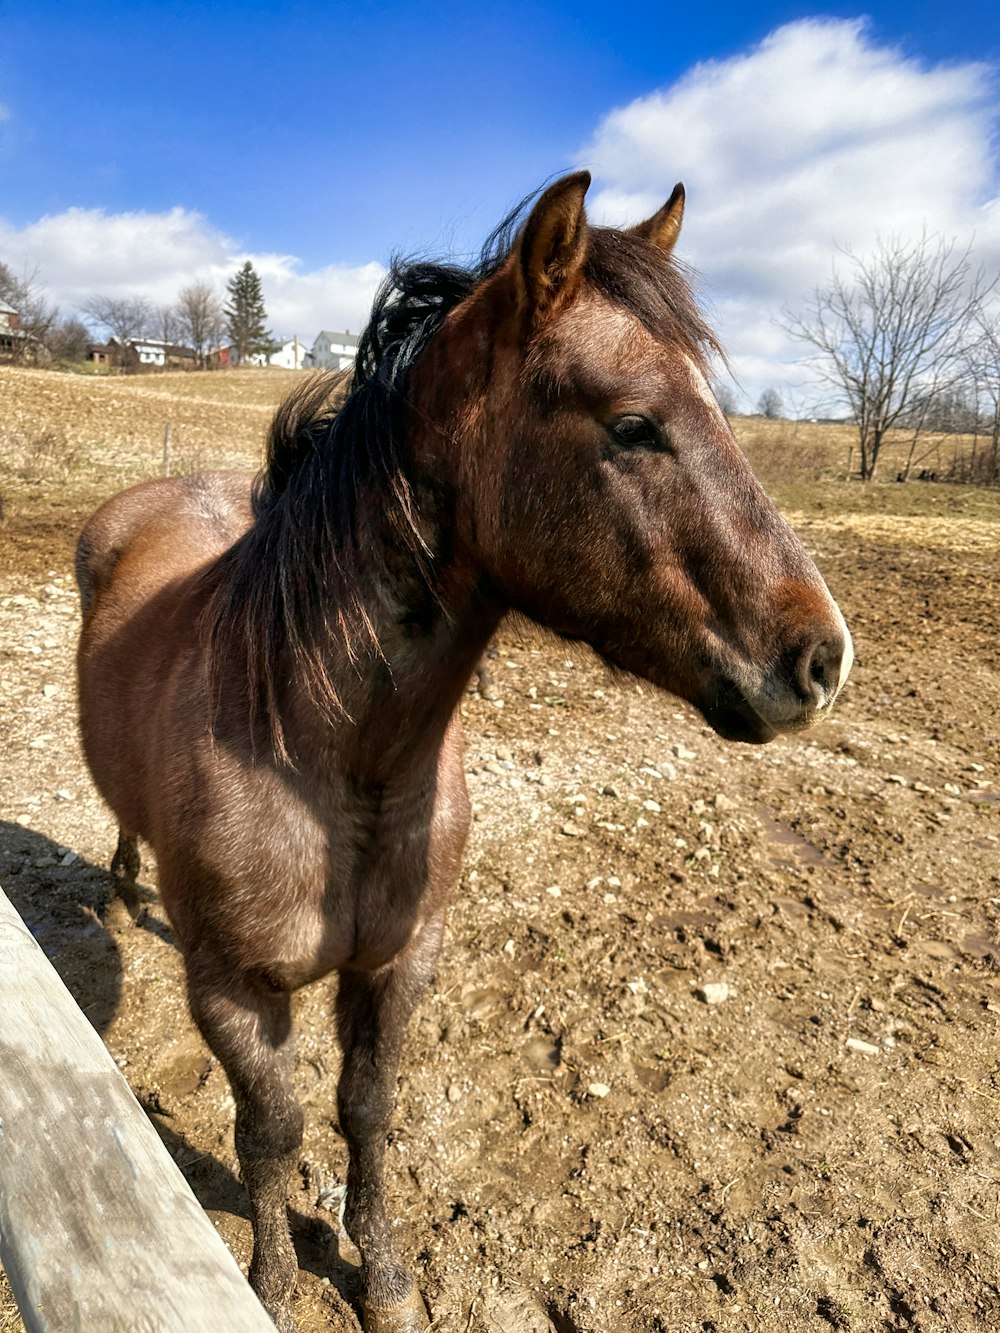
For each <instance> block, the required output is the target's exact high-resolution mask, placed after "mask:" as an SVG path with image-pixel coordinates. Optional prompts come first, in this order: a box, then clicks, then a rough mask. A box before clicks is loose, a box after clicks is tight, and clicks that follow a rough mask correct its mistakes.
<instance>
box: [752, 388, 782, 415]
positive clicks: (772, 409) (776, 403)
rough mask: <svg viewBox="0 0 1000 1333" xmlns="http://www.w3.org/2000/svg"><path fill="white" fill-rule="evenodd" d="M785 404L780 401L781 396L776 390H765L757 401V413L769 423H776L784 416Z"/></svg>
mask: <svg viewBox="0 0 1000 1333" xmlns="http://www.w3.org/2000/svg"><path fill="white" fill-rule="evenodd" d="M784 410H785V404H784V403H783V402H782V401H781V394H780V393H779V392H778V390H777V389H765V390H764V392H763V393H762V394H761V396H760V398H759V399H758V400H757V412H758V414H759V415H760V416H762V417H767V418H768V420H769V421H776V420H777V419H778V418H779V417H780V416H782V415H783V414H784Z"/></svg>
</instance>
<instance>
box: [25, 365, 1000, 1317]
mask: <svg viewBox="0 0 1000 1333" xmlns="http://www.w3.org/2000/svg"><path fill="white" fill-rule="evenodd" d="M290 378H291V376H290V375H289V374H282V373H269V372H249V373H248V374H234V375H217V376H204V375H191V376H187V377H176V376H171V377H159V378H149V379H140V380H75V379H74V378H73V377H70V376H58V375H55V374H46V373H44V372H19V373H18V372H14V371H3V370H0V492H2V493H3V497H4V500H5V509H6V516H5V521H4V523H3V526H2V527H0V673H2V674H0V734H2V736H3V750H2V753H3V763H2V765H0V884H2V885H3V887H4V888H5V889H6V891H7V892H8V894H9V895H10V897H11V899H12V900H13V902H14V904H15V906H17V908H18V909H19V910H20V911H21V913H22V914H23V916H24V917H25V919H26V920H27V921H28V923H29V924H30V926H31V928H32V930H33V932H34V933H35V935H36V937H37V939H38V940H39V942H40V943H41V945H42V946H43V948H44V949H45V950H46V952H47V953H48V955H49V957H50V958H51V959H52V961H53V962H54V964H55V966H56V967H57V968H58V969H59V971H60V972H61V974H62V975H63V977H64V978H65V979H66V981H67V983H68V985H69V986H70V988H71V989H72V991H73V993H74V994H75V996H76V997H77V999H78V1001H79V1003H80V1004H81V1006H82V1007H83V1009H84V1010H85V1012H86V1013H87V1014H88V1016H89V1017H90V1019H91V1021H92V1022H93V1023H94V1024H95V1025H96V1026H97V1028H98V1029H99V1030H100V1032H101V1033H102V1034H103V1036H104V1038H105V1041H106V1042H107V1044H108V1046H109V1048H110V1049H111V1051H112V1052H113V1054H114V1056H115V1058H116V1059H117V1061H118V1063H119V1065H120V1066H121V1067H122V1069H123V1070H124V1072H125V1075H126V1077H127V1078H128V1080H129V1082H130V1084H131V1086H132V1088H133V1089H134V1091H135V1093H136V1095H137V1096H138V1097H139V1099H140V1101H141V1102H142V1103H143V1105H144V1106H145V1107H146V1109H147V1111H148V1112H149V1114H150V1116H151V1118H152V1119H153V1121H154V1123H155V1124H156V1126H157V1128H158V1130H159V1131H160V1133H161V1135H162V1137H163V1139H164V1141H165V1143H166V1144H167V1146H168V1148H169V1149H170V1151H171V1152H172V1153H173V1155H174V1156H175V1158H176V1159H177V1160H178V1162H179V1163H180V1165H181V1167H182V1169H183V1170H184V1171H185V1173H186V1174H187V1176H188V1178H189V1180H190V1182H191V1184H192V1187H193V1188H194V1190H195V1192H196V1194H197V1195H198V1197H199V1198H200V1199H201V1201H202V1203H203V1204H204V1206H205V1207H206V1208H207V1209H208V1210H209V1213H210V1214H211V1216H212V1217H213V1219H214V1220H215V1221H216V1223H217V1224H218V1226H219V1229H220V1230H221V1232H222V1234H223V1235H224V1236H225V1238H226V1239H227V1241H228V1242H229V1244H230V1245H231V1247H232V1249H233V1251H234V1253H235V1254H236V1256H237V1258H238V1259H239V1260H240V1262H241V1263H243V1264H245V1263H246V1261H247V1260H248V1258H249V1236H250V1229H249V1222H248V1220H247V1209H246V1203H245V1198H244V1195H243V1193H242V1189H241V1187H240V1186H239V1184H238V1181H237V1177H236V1165H235V1154H234V1151H233V1146H232V1126H231V1112H232V1102H231V1098H230V1095H229V1091H228V1088H227V1085H226V1082H225V1078H224V1076H223V1074H222V1072H221V1070H220V1069H219V1068H218V1067H217V1066H216V1065H215V1063H214V1062H213V1061H212V1060H211V1059H210V1058H209V1055H208V1052H207V1050H206V1049H205V1048H204V1046H203V1045H202V1043H201V1041H200V1039H199V1037H198V1036H197V1034H196V1032H195V1030H194V1029H193V1027H192V1025H191V1023H190V1020H189V1019H188V1017H187V1013H186V1008H185V1001H184V996H183V992H182V987H181V969H180V963H179V959H178V956H177V953H176V951H175V949H174V947H173V945H172V942H171V935H170V930H169V927H168V925H167V923H166V921H165V918H164V916H163V913H162V910H161V909H160V907H159V906H158V904H157V903H156V901H155V897H154V890H155V882H156V879H155V868H154V867H152V866H151V865H147V867H146V870H145V872H144V875H143V878H142V882H143V884H144V885H145V886H147V887H148V892H149V899H150V905H149V911H148V914H147V916H146V918H145V921H144V924H143V926H140V927H129V928H125V927H122V926H121V925H118V924H114V925H110V923H109V925H108V926H106V925H105V923H104V920H103V913H104V908H105V904H106V902H107V900H108V896H109V878H108V874H107V869H106V868H107V865H108V861H109V857H110V853H111V851H112V848H113V845H114V828H113V825H112V821H111V818H110V816H109V815H108V813H107V811H106V810H105V809H104V808H103V806H102V804H101V802H100V801H99V799H98V798H97V796H96V794H95V792H94V790H93V788H92V786H91V783H90V781H89V779H88V777H87V774H86V772H85V770H84V767H83V764H82V761H81V757H80V751H79V746H78V742H77V738H76V732H75V718H74V701H73V676H72V656H73V651H74V640H75V637H76V633H77V629H78V623H79V617H78V611H77V603H76V598H75V590H74V587H73V581H72V575H71V552H72V547H73V542H74V540H75V536H76V532H77V530H78V528H79V526H80V524H81V522H82V520H83V519H84V517H85V516H86V514H87V512H88V511H89V509H90V508H91V507H92V506H93V505H94V504H95V503H96V502H97V500H99V499H100V498H101V497H102V496H103V495H105V494H108V493H110V491H112V490H113V489H115V488H117V487H118V486H120V485H121V484H124V483H125V482H127V481H129V480H132V479H135V478H138V477H140V476H145V475H151V474H152V473H154V472H155V471H156V470H157V469H158V467H159V460H160V450H161V448H162V436H163V426H164V423H165V422H166V421H168V420H169V421H171V422H172V423H173V428H174V429H173V443H172V447H173V450H174V461H175V465H176V466H177V467H178V468H179V467H182V466H184V465H189V464H192V463H193V464H194V465H195V466H198V465H205V464H216V465H217V464H219V463H232V462H244V463H249V464H252V463H253V462H254V461H255V458H256V451H257V448H258V446H259V441H260V438H261V435H262V431H263V428H264V426H265V423H266V420H267V415H268V410H269V407H270V405H271V404H272V403H273V402H274V401H275V400H276V399H277V398H278V397H279V396H280V394H281V392H282V391H283V389H284V388H285V387H286V386H287V383H288V381H289V379H290ZM818 429H819V428H817V430H818ZM775 430H776V431H778V433H777V434H772V435H771V436H769V437H768V438H767V439H766V440H763V439H762V438H761V436H760V425H759V423H747V425H746V432H747V438H748V439H749V440H750V441H751V445H752V448H751V453H752V454H753V455H754V456H756V451H757V450H758V449H759V450H761V457H762V459H763V461H764V462H765V464H766V470H767V473H768V475H771V474H775V475H779V476H780V475H782V473H781V468H780V461H781V457H782V453H783V451H787V456H788V460H789V467H788V472H789V473H790V474H794V473H795V468H794V461H795V459H796V458H798V457H801V451H802V447H803V433H804V434H805V435H806V436H809V431H808V428H806V427H802V428H798V427H796V428H794V433H792V429H791V428H788V430H786V431H785V433H784V434H782V433H781V432H780V430H779V428H775ZM738 433H739V427H738ZM824 442H826V443H829V440H828V437H827V436H823V437H822V438H821V436H820V435H819V434H818V433H817V434H814V435H812V436H809V438H808V439H806V440H805V443H806V444H809V446H810V448H812V449H814V450H815V449H820V448H821V446H822V447H826V443H824ZM829 447H830V450H831V451H832V452H831V457H832V453H833V452H835V453H836V455H837V457H838V458H843V457H844V456H845V455H846V451H847V436H846V435H843V436H842V437H839V438H838V439H837V440H836V441H834V442H833V443H832V444H830V445H829ZM776 460H777V461H776ZM775 494H776V497H777V499H778V501H779V503H780V504H782V506H783V507H784V508H785V509H786V510H787V511H788V512H789V513H790V517H791V518H792V520H793V522H794V523H795V524H796V526H797V527H798V529H799V531H800V532H801V533H802V535H803V537H804V540H805V541H806V544H807V545H808V546H809V548H810V549H811V550H812V552H813V553H814V555H815V556H816V558H817V561H818V563H819V564H820V567H821V569H822V570H823V571H824V573H825V575H826V577H827V580H828V582H829V584H830V586H831V588H832V590H833V592H834V595H835V596H836V597H837V599H838V600H839V602H840V604H841V606H842V608H843V610H844V613H845V615H846V617H847V620H848V623H849V624H850V626H851V629H852V631H853V633H854V637H855V643H856V648H857V665H856V667H855V671H854V675H853V677H852V681H851V683H850V685H849V686H848V688H847V690H846V692H845V696H844V698H843V701H842V703H841V704H840V705H838V708H837V711H836V714H835V717H834V718H833V720H832V721H831V722H830V723H829V724H828V725H826V726H824V727H823V728H821V729H819V730H817V731H815V732H813V733H807V734H805V735H803V736H801V737H800V738H798V739H795V740H782V741H778V742H775V743H774V744H773V745H771V746H767V747H764V748H762V749H754V748H747V747H738V746H727V745H725V744H724V743H723V742H722V741H720V740H718V739H717V738H716V737H715V736H714V735H712V734H711V733H710V732H709V731H708V729H707V728H706V727H705V726H704V725H703V724H702V723H700V722H699V721H698V719H697V718H696V717H695V716H694V714H693V713H692V711H691V710H690V709H688V708H687V707H686V706H683V705H680V704H679V703H677V702H676V701H675V700H672V699H670V698H668V697H665V696H663V695H660V694H657V693H655V692H654V691H652V690H651V689H649V688H648V687H646V686H641V685H638V684H635V683H631V684H624V685H623V684H621V683H618V682H615V681H613V680H611V679H610V678H609V677H608V675H607V673H606V672H605V671H604V670H603V668H602V667H601V666H600V665H599V663H597V662H596V661H595V660H594V659H592V658H590V657H588V656H586V655H583V654H581V653H579V652H576V651H568V650H567V648H566V646H565V645H562V644H559V643H555V642H553V641H551V640H548V639H544V638H542V637H541V636H537V637H536V636H535V635H534V634H531V633H525V632H515V631H513V630H511V631H509V632H507V633H505V634H504V636H503V637H502V639H501V642H500V644H499V656H498V657H497V659H496V661H495V663H494V668H495V674H496V678H497V684H498V690H499V696H500V697H499V699H498V700H497V701H487V700H484V699H481V698H480V697H479V696H478V695H470V696H468V698H467V701H466V704H465V709H464V713H465V722H466V735H467V747H468V774H469V786H470V790H471V793H472V797H473V802H474V806H475V810H476V819H475V824H474V826H473V832H472V837H471V840H470V846H469V849H468V854H467V857H466V863H465V871H464V874H463V877H462V881H461V885H460V888H459V890H458V892H457V894H456V897H455V900H454V906H453V910H452V913H451V918H450V928H449V936H448V940H447V944H446V947H445V951H444V954H443V957H442V961H441V964H440V967H439V970H438V974H437V979H436V983H435V985H434V987H433V988H432V992H431V993H430V994H429V995H428V997H427V999H426V1001H425V1002H424V1003H423V1004H422V1006H421V1007H420V1009H419V1011H418V1014H417V1016H416V1018H415V1021H414V1022H413V1024H412V1027H411V1030H410V1036H409V1040H408V1043H407V1047H406V1052H405V1056H404V1061H403V1067H402V1077H401V1083H400V1095H399V1106H398V1114H397V1117H396V1124H395V1128H394V1130H393V1133H392V1142H391V1147H390V1151H389V1166H390V1171H391V1180H392V1198H393V1202H394V1206H395V1207H396V1209H397V1212H398V1215H399V1217H400V1219H401V1237H402V1244H403V1248H404V1252H405V1253H406V1254H408V1255H409V1256H410V1257H411V1258H412V1260H413V1262H414V1264H415V1267H416V1270H417V1271H418V1273H419V1274H420V1275H421V1283H422V1287H423V1290H424V1292H425V1294H426V1296H427V1299H428V1303H429V1306H430V1309H431V1312H432V1315H433V1318H434V1321H435V1322H434V1329H435V1330H436V1331H437V1333H632V1331H634V1333H688V1331H689V1330H690V1331H692V1333H693V1331H695V1330H704V1331H705V1333H710V1331H714V1330H718V1331H719V1333H723V1331H724V1333H729V1331H730V1330H767V1331H768V1333H770V1331H771V1330H799V1329H803V1330H805V1329H810V1330H830V1329H850V1330H919V1331H921V1333H931V1331H933V1330H948V1331H949V1333H955V1331H959V1330H983V1329H989V1328H996V1327H1000V1244H998V1239H997V1237H998V1223H1000V1128H998V1125H1000V1120H998V1112H1000V1047H998V1044H997V1029H998V1026H1000V966H998V963H1000V944H998V943H997V927H998V922H1000V858H998V852H1000V777H998V767H1000V727H998V722H997V717H998V713H1000V634H998V609H1000V589H998V580H1000V495H997V494H990V493H985V492H978V493H977V492H971V491H964V490H958V489H955V488H950V487H949V488H946V487H941V486H934V485H919V484H916V483H914V484H911V485H908V486H895V485H884V486H876V487H869V488H862V487H861V486H859V485H858V484H856V483H846V482H842V481H841V482H838V481H836V480H825V481H821V482H816V483H812V482H810V481H808V479H803V478H799V480H797V481H796V484H795V485H794V486H788V487H785V488H784V489H782V488H780V487H779V488H775ZM329 1012H330V992H329V989H328V988H327V987H324V986H319V987H316V988H314V989H313V990H311V991H310V992H308V993H304V994H303V995H302V996H301V1002H300V1004H299V1007H298V1015H299V1024H300V1042H299V1048H298V1049H299V1056H298V1087H299V1092H300V1094H301V1098H302V1101H303V1103H304V1105H305V1107H306V1113H307V1130H306V1143H305V1149H304V1156H303V1162H302V1167H301V1171H300V1174H299V1175H298V1176H297V1177H296V1179H295V1180H294V1181H293V1188H292V1194H291V1197H290V1205H291V1209H292V1218H293V1225H294V1231H295V1236H296V1243H297V1246H298V1249H299V1255H300V1263H301V1270H302V1272H301V1279H300V1284H299V1293H300V1294H299V1298H298V1306H297V1310H298V1315H299V1319H300V1325H301V1328H302V1330H303V1333H311V1331H312V1330H320V1329H333V1330H336V1331H337V1333H346V1331H347V1330H355V1333H356V1330H357V1327H358V1326H357V1324H356V1322H355V1319H354V1316H353V1314H352V1312H351V1302H352V1299H353V1296H354V1291H355V1283H354V1279H355V1271H356V1270H355V1268H354V1265H353V1261H354V1260H355V1258H356V1255H355V1254H354V1252H353V1250H352V1248H351V1245H350V1243H349V1241H347V1239H346V1237H345V1236H344V1235H343V1233H342V1232H341V1230H340V1228H339V1225H338V1212H337V1209H338V1202H339V1199H340V1192H339V1191H340V1187H341V1185H342V1182H343V1179H344V1168H345V1159H346V1153H345V1149H344V1145H343V1141H342V1139H341V1138H340V1137H339V1135H338V1131H337V1126H336V1122H335V1109H334V1108H335V1098H334V1088H335V1080H336V1075H337V1053H336V1048H335V1044H334V1041H333V1036H332V1030H331V1023H330V1020H329V1017H328V1015H329ZM76 1184H77V1187H78V1188H80V1189H85V1188H86V1182H85V1181H80V1182H76ZM8 1309H9V1307H8ZM4 1318H6V1319H7V1320H8V1322H7V1323H4V1322H3V1320H4ZM222 1326H224V1324H220V1327H222ZM0 1327H3V1328H4V1329H6V1328H8V1327H11V1328H14V1327H17V1325H16V1320H15V1319H14V1318H12V1317H11V1316H10V1314H9V1313H8V1314H7V1315H6V1316H5V1315H3V1314H2V1313H0Z"/></svg>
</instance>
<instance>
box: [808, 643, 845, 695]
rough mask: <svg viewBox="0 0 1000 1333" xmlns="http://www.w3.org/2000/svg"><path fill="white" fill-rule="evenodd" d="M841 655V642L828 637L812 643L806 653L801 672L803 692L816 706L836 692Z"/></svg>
mask: <svg viewBox="0 0 1000 1333" xmlns="http://www.w3.org/2000/svg"><path fill="white" fill-rule="evenodd" d="M843 655H844V646H843V644H842V643H840V642H834V641H833V640H830V639H825V640H823V641H822V642H820V643H817V644H814V645H813V646H812V648H811V649H809V650H808V651H807V653H806V664H804V665H806V670H805V671H804V672H803V673H802V676H803V681H802V683H803V685H804V686H805V690H804V693H805V695H806V697H807V698H809V699H810V700H811V701H812V702H813V703H814V704H815V705H816V707H818V708H822V707H823V705H824V704H825V703H828V702H829V701H830V700H831V699H832V698H833V696H834V695H835V694H836V693H837V686H838V685H839V683H840V666H841V662H842V660H843Z"/></svg>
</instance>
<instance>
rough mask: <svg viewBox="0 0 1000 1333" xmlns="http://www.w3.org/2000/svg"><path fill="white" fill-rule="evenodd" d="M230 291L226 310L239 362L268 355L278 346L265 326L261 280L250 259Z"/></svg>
mask: <svg viewBox="0 0 1000 1333" xmlns="http://www.w3.org/2000/svg"><path fill="white" fill-rule="evenodd" d="M226 291H227V292H228V293H229V301H228V302H227V304H226V309H225V315H226V331H227V333H228V334H229V340H230V342H231V343H232V345H233V347H234V348H235V349H236V359H237V362H243V361H246V359H247V358H248V357H251V356H256V355H258V354H259V353H261V352H262V353H264V355H265V356H266V355H267V354H268V352H270V351H271V349H272V348H273V347H274V339H273V338H272V336H271V334H270V333H269V332H268V331H267V329H266V327H265V324H266V322H267V314H266V313H265V310H264V295H263V293H262V291H261V289H260V277H259V276H258V274H257V271H256V269H255V268H254V266H253V264H251V263H250V260H249V259H248V260H247V262H246V263H245V264H244V265H243V267H242V268H241V269H240V270H239V272H238V273H234V274H233V276H232V277H231V278H230V279H229V282H228V283H227V284H226Z"/></svg>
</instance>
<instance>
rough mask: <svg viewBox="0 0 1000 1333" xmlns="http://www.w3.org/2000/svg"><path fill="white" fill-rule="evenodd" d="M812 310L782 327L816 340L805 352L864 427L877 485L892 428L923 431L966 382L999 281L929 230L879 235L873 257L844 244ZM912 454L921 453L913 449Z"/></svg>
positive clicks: (865, 457) (866, 461)
mask: <svg viewBox="0 0 1000 1333" xmlns="http://www.w3.org/2000/svg"><path fill="white" fill-rule="evenodd" d="M841 253H842V254H843V255H844V256H845V258H846V260H847V271H846V272H843V271H837V270H836V269H835V270H834V274H833V278H832V280H831V281H830V283H829V285H828V286H826V287H818V288H817V289H816V290H815V292H814V293H813V297H812V300H811V302H810V304H809V307H808V309H807V311H806V313H805V314H804V315H797V314H794V313H791V312H789V311H788V310H785V311H784V312H783V318H782V320H781V324H782V327H783V328H784V329H785V330H786V331H787V332H788V333H790V334H791V335H792V337H793V338H797V339H798V340H799V341H800V342H804V343H807V344H808V345H809V346H810V347H812V349H813V351H812V352H811V353H810V355H809V356H808V357H807V358H806V359H807V361H809V362H810V363H811V364H812V366H813V368H814V371H815V373H816V374H817V376H818V377H819V379H820V380H822V381H823V382H825V383H826V384H828V385H830V386H831V387H832V388H833V390H834V391H835V393H836V395H837V397H838V399H839V400H840V401H841V402H842V403H843V404H845V405H846V406H847V407H848V408H849V410H850V412H851V414H852V416H853V419H854V421H855V423H856V425H857V428H858V442H859V445H860V456H861V478H862V480H863V481H871V480H872V479H873V478H874V476H875V473H876V470H877V468H878V462H879V454H880V453H881V450H882V446H883V444H884V443H885V438H886V434H887V432H889V431H890V430H892V429H894V428H895V427H897V426H901V425H904V424H905V425H907V426H908V427H909V428H910V429H911V430H913V431H915V432H916V433H919V431H920V429H921V428H922V422H923V421H924V420H926V411H927V409H928V408H929V405H930V404H931V403H933V402H934V401H935V399H936V398H938V397H939V396H940V395H941V394H943V393H947V392H948V391H949V390H950V389H952V388H953V387H954V386H955V384H956V383H957V381H958V379H959V377H960V375H961V372H962V359H963V353H964V349H965V346H966V344H967V342H968V339H969V331H970V327H971V322H972V320H973V318H974V316H975V314H976V312H977V311H978V310H979V309H980V308H981V304H982V300H983V298H984V297H985V296H986V295H987V294H988V292H990V291H991V290H992V288H993V287H994V286H995V284H996V279H994V280H993V282H991V283H987V282H986V281H985V279H984V277H983V273H982V270H973V267H972V263H971V259H970V253H971V252H970V250H969V249H965V250H961V251H960V250H957V249H956V246H955V243H954V242H953V241H945V240H944V239H943V238H942V237H940V236H934V235H928V234H927V233H926V232H925V233H924V234H923V235H922V236H921V237H920V239H919V240H917V241H906V240H903V239H901V238H898V237H896V238H892V239H889V240H886V241H880V242H879V244H878V245H877V246H876V248H875V250H874V251H873V252H872V253H871V254H870V255H865V256H862V255H857V254H855V253H854V252H853V251H851V250H847V249H844V250H842V251H841ZM911 455H912V450H911Z"/></svg>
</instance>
